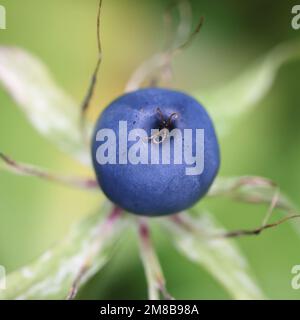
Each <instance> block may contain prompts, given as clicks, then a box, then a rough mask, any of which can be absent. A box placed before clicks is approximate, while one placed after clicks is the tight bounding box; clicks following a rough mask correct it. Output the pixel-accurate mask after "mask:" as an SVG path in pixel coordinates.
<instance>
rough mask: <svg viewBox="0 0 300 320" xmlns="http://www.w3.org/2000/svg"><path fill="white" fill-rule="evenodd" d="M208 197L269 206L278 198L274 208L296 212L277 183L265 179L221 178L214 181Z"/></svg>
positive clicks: (254, 177) (248, 177) (244, 177)
mask: <svg viewBox="0 0 300 320" xmlns="http://www.w3.org/2000/svg"><path fill="white" fill-rule="evenodd" d="M207 196H208V197H219V196H226V197H230V198H232V199H234V200H238V201H243V202H248V203H254V204H260V203H262V204H263V203H264V204H269V205H270V204H271V203H272V201H274V197H276V199H275V200H276V203H275V205H274V207H276V208H280V209H284V210H287V211H289V212H291V211H296V208H295V205H294V204H293V203H292V202H291V201H290V200H289V199H288V197H287V196H285V195H284V194H283V193H282V192H280V191H279V188H278V186H277V185H276V184H275V182H273V181H272V180H270V179H267V178H264V177H258V176H241V177H219V178H217V179H216V180H215V181H214V183H213V185H212V186H211V188H210V190H209V192H208V194H207Z"/></svg>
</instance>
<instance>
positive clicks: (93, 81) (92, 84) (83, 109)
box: [81, 0, 102, 126]
mask: <svg viewBox="0 0 300 320" xmlns="http://www.w3.org/2000/svg"><path fill="white" fill-rule="evenodd" d="M101 8H102V0H99V5H98V13H97V46H98V59H97V63H96V66H95V69H94V72H93V74H92V77H91V80H90V84H89V87H88V90H87V93H86V96H85V98H84V100H83V102H82V104H81V125H82V126H83V125H84V121H85V115H86V112H87V110H88V108H89V106H90V102H91V99H92V97H93V94H94V91H95V86H96V84H97V77H98V72H99V69H100V65H101V62H102V46H101V37H100V16H101Z"/></svg>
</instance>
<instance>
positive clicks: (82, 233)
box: [0, 205, 125, 300]
mask: <svg viewBox="0 0 300 320" xmlns="http://www.w3.org/2000/svg"><path fill="white" fill-rule="evenodd" d="M110 210H111V209H110V206H108V205H104V206H103V208H102V209H101V210H100V211H99V212H97V213H96V214H94V215H91V216H89V217H88V218H86V219H85V220H83V221H82V222H80V223H79V224H78V225H76V226H75V227H74V228H73V229H72V230H71V232H70V233H69V234H68V235H67V236H66V238H65V239H64V240H63V241H62V242H61V243H59V244H58V245H56V246H55V247H54V248H52V249H50V250H48V251H47V252H45V253H44V254H43V255H42V256H41V257H40V258H39V259H37V260H36V261H35V262H33V263H32V264H30V265H28V266H25V267H23V268H22V269H20V270H17V271H15V272H13V273H11V274H9V275H8V276H7V279H6V289H5V290H2V291H0V299H2V300H3V299H22V300H23V299H25V300H29V299H65V298H66V297H67V295H68V293H69V290H70V288H71V286H72V284H73V282H74V280H75V279H76V277H77V275H78V272H79V271H80V269H81V267H82V265H83V264H84V262H85V261H86V260H87V259H88V258H89V255H90V252H91V248H93V247H95V244H96V243H97V248H98V250H97V255H95V258H94V259H93V261H92V264H91V268H90V269H89V270H88V272H87V273H86V274H85V275H84V277H83V278H82V280H81V281H80V285H83V284H84V283H85V282H86V281H87V280H88V279H89V278H90V277H92V276H93V275H94V274H95V273H96V272H97V271H99V270H100V269H101V268H102V267H103V266H104V264H105V263H106V262H107V261H108V259H109V258H110V256H111V253H112V250H113V247H114V245H115V243H116V241H117V239H118V237H119V235H120V231H121V230H122V229H123V227H124V225H125V221H124V220H123V219H120V218H119V219H117V221H114V225H113V228H112V229H111V230H110V231H109V232H106V231H107V230H105V229H104V227H105V228H106V226H107V225H106V220H105V218H106V217H107V214H104V215H103V213H105V212H108V211H110Z"/></svg>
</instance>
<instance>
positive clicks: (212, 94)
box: [195, 42, 300, 135]
mask: <svg viewBox="0 0 300 320" xmlns="http://www.w3.org/2000/svg"><path fill="white" fill-rule="evenodd" d="M299 58H300V44H299V42H291V43H284V44H281V45H279V46H277V47H275V48H274V49H273V50H271V51H270V52H269V53H268V54H266V56H265V57H263V58H262V59H260V60H259V61H257V62H256V63H254V64H253V65H251V66H250V67H249V68H248V69H246V70H245V71H244V72H242V74H241V75H239V76H238V77H237V78H235V79H233V80H232V81H229V82H228V83H227V84H225V85H223V86H221V87H220V88H212V89H210V90H209V91H208V92H205V91H204V92H195V97H196V98H197V99H199V100H200V101H201V102H203V104H204V105H205V106H206V107H207V108H208V110H209V112H210V115H211V116H212V118H213V119H214V122H215V125H216V129H217V131H218V133H219V135H223V134H226V133H227V132H228V130H229V129H230V128H231V127H232V125H233V124H234V123H235V121H237V120H238V119H239V118H240V117H241V116H243V115H245V114H246V113H247V112H249V111H250V110H251V109H252V108H253V107H254V106H255V105H256V104H258V103H259V102H260V100H262V99H263V98H264V96H265V95H266V94H267V93H268V92H269V90H270V88H271V87H272V84H273V83H274V81H275V79H276V76H277V72H278V70H279V69H280V67H281V66H282V65H283V64H284V63H287V62H289V61H291V60H293V59H299Z"/></svg>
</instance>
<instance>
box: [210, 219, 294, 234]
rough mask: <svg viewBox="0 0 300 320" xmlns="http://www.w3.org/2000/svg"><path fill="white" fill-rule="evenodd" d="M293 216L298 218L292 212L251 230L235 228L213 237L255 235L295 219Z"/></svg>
mask: <svg viewBox="0 0 300 320" xmlns="http://www.w3.org/2000/svg"><path fill="white" fill-rule="evenodd" d="M295 218H300V214H292V215H289V216H287V217H284V218H282V219H280V220H278V221H276V222H274V223H269V224H266V225H263V226H261V227H259V228H255V229H252V230H235V231H229V232H225V233H223V234H220V235H215V236H214V237H218V238H236V237H241V236H256V235H259V234H260V233H261V232H262V231H264V230H266V229H270V228H274V227H277V226H278V225H280V224H282V223H284V222H286V221H288V220H291V219H295Z"/></svg>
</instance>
